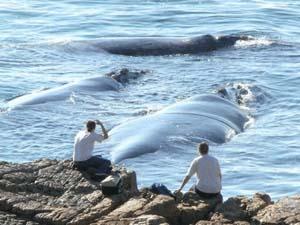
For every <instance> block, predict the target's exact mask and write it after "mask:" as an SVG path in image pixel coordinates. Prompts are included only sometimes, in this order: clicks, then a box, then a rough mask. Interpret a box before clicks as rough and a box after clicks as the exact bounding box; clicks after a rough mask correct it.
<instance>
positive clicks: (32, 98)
mask: <svg viewBox="0 0 300 225" xmlns="http://www.w3.org/2000/svg"><path fill="white" fill-rule="evenodd" d="M120 85H121V84H120V83H118V82H117V81H115V80H114V79H112V78H109V77H95V78H89V79H85V80H80V81H77V82H72V83H69V84H65V85H62V86H60V87H56V88H51V89H46V90H43V91H38V92H35V93H30V94H25V95H22V96H20V97H16V98H14V99H12V100H10V101H9V102H8V107H9V108H17V107H21V106H26V105H36V104H42V103H46V102H49V101H60V100H65V99H67V98H69V97H70V95H71V94H72V93H73V92H76V91H84V90H86V91H108V90H119V89H120Z"/></svg>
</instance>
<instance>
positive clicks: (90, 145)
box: [73, 120, 111, 170]
mask: <svg viewBox="0 0 300 225" xmlns="http://www.w3.org/2000/svg"><path fill="white" fill-rule="evenodd" d="M96 124H98V125H100V126H101V129H102V133H103V135H101V134H98V133H96V132H95V129H96ZM107 138H108V134H107V131H106V130H105V128H104V126H103V124H102V123H101V122H100V121H99V120H95V121H93V120H89V121H88V122H87V123H86V129H85V130H82V131H79V132H78V133H77V135H76V137H75V140H74V152H73V162H74V165H75V167H76V168H78V169H81V170H87V169H89V168H94V169H97V168H100V167H103V166H106V165H107V166H110V164H111V163H110V161H109V160H107V159H103V158H101V157H99V156H93V150H94V145H95V142H101V141H103V140H104V139H107ZM104 164H105V165H104Z"/></svg>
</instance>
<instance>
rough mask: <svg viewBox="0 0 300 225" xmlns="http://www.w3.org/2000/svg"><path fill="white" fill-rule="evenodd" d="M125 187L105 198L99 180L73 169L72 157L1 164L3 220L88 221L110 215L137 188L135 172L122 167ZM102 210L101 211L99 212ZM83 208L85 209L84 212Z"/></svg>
mask: <svg viewBox="0 0 300 225" xmlns="http://www.w3.org/2000/svg"><path fill="white" fill-rule="evenodd" d="M119 173H120V174H121V176H122V178H123V179H124V181H125V182H124V183H125V189H124V192H123V193H122V194H120V195H115V196H111V197H110V198H104V196H103V194H102V192H101V190H100V183H99V182H97V181H93V180H91V179H90V177H89V176H88V175H87V174H85V173H84V172H80V171H77V170H73V169H72V162H71V161H70V160H64V161H58V160H48V159H43V160H38V161H34V162H31V163H24V164H13V163H4V162H2V163H1V164H0V177H1V179H0V210H2V211H3V213H6V214H7V215H9V216H3V213H2V214H1V215H2V216H1V218H2V220H1V223H0V224H1V225H2V224H24V225H25V224H29V223H32V224H50V225H51V224H56V225H63V224H64V225H65V224H72V223H73V224H87V222H88V223H91V222H94V221H96V220H97V219H99V217H101V216H103V215H107V214H108V213H110V212H111V211H113V210H114V209H115V208H117V207H118V206H119V205H121V204H122V203H124V202H125V201H127V200H128V199H129V198H130V196H131V195H133V193H135V192H136V191H137V188H136V187H137V186H136V183H135V182H136V176H135V173H134V172H132V171H131V172H127V171H126V169H123V170H122V171H119ZM99 211H100V212H101V213H99ZM83 212H84V213H83Z"/></svg>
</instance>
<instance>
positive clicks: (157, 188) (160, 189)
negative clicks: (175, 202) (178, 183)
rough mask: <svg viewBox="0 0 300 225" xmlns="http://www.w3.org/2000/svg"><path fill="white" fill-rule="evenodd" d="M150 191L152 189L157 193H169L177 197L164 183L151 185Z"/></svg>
mask: <svg viewBox="0 0 300 225" xmlns="http://www.w3.org/2000/svg"><path fill="white" fill-rule="evenodd" d="M150 191H152V192H153V193H155V194H160V195H168V196H171V197H173V198H176V197H175V195H173V194H172V192H171V191H170V190H169V189H168V188H167V187H166V185H164V184H160V183H154V184H152V185H151V187H150Z"/></svg>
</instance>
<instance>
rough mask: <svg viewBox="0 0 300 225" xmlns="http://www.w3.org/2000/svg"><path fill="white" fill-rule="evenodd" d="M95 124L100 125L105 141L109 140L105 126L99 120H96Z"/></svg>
mask: <svg viewBox="0 0 300 225" xmlns="http://www.w3.org/2000/svg"><path fill="white" fill-rule="evenodd" d="M95 122H96V124H98V125H100V127H101V130H102V133H103V137H104V139H107V138H108V133H107V131H106V129H105V127H104V126H103V124H102V123H101V122H100V121H99V120H95Z"/></svg>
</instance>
